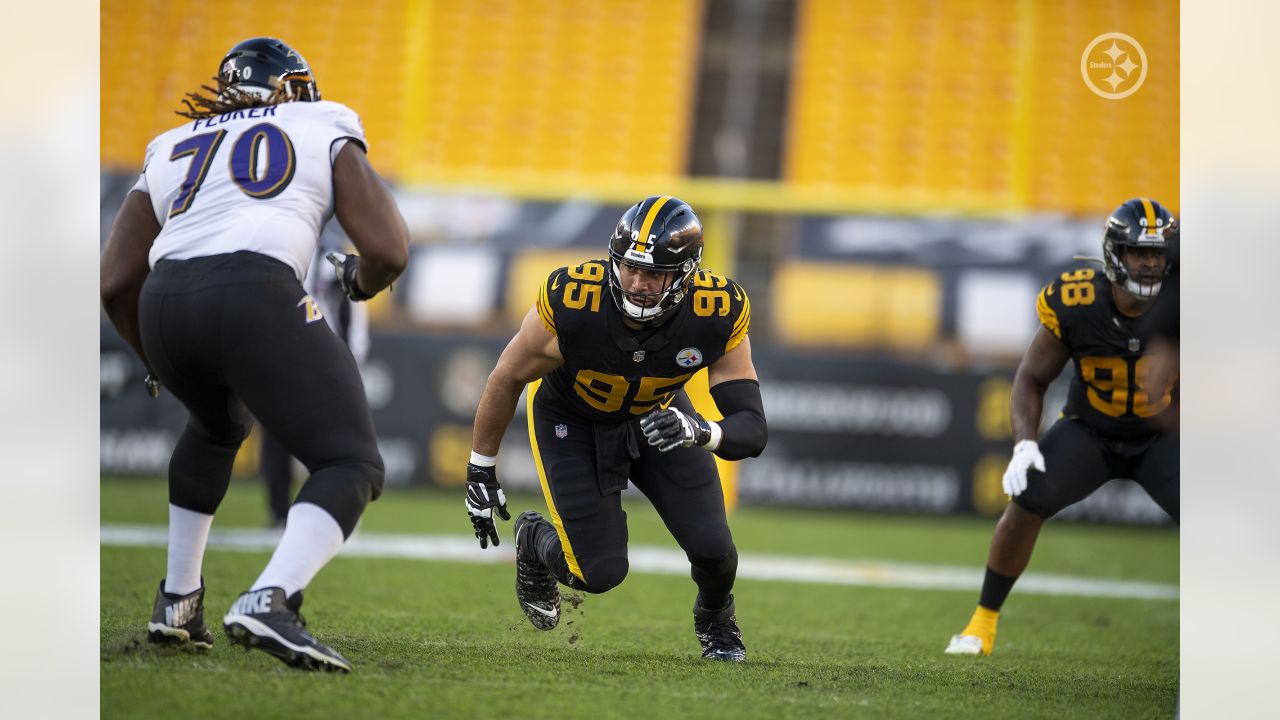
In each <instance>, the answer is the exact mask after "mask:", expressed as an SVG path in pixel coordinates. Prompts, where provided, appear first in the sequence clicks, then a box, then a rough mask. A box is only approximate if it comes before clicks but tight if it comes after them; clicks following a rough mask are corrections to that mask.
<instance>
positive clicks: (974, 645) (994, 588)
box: [944, 501, 1044, 655]
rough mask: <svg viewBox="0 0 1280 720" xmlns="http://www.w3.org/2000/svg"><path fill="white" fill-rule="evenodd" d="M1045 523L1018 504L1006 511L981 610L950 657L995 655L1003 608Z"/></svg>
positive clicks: (993, 546) (949, 651)
mask: <svg viewBox="0 0 1280 720" xmlns="http://www.w3.org/2000/svg"><path fill="white" fill-rule="evenodd" d="M1043 522H1044V521H1043V519H1042V518H1041V517H1040V516H1039V515H1037V514H1035V513H1033V512H1031V511H1028V510H1026V509H1025V508H1023V507H1021V505H1019V504H1018V503H1017V502H1016V501H1015V502H1011V503H1009V505H1008V506H1007V507H1006V508H1005V511H1004V514H1003V515H1001V516H1000V521H999V522H998V523H996V530H995V533H994V534H993V535H992V537H991V549H990V551H989V553H988V556H987V570H986V574H985V576H984V578H983V580H982V592H981V595H980V596H979V599H978V606H977V607H976V608H975V609H974V611H973V615H972V616H970V618H969V622H968V624H967V625H965V627H964V629H963V630H961V631H960V632H959V633H958V634H956V635H952V636H951V641H950V642H949V643H948V644H947V648H946V650H944V652H945V653H946V654H948V655H990V654H991V651H992V650H993V649H994V648H995V644H996V626H997V624H998V623H999V620H1000V608H1001V607H1003V606H1004V601H1005V599H1006V598H1008V596H1009V592H1010V591H1011V590H1012V589H1013V584H1014V583H1015V582H1016V581H1017V579H1018V577H1019V576H1020V575H1022V572H1023V571H1024V570H1025V569H1026V567H1027V564H1028V563H1029V562H1030V560H1031V553H1032V551H1033V550H1034V549H1035V543H1036V538H1037V537H1039V534H1040V527H1041V525H1042V524H1043Z"/></svg>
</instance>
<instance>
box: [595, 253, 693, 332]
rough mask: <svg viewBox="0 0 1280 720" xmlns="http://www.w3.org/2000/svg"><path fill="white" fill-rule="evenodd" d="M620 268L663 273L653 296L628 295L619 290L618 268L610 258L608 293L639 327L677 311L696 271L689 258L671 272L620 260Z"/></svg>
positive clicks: (670, 270) (620, 272)
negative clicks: (626, 267)
mask: <svg viewBox="0 0 1280 720" xmlns="http://www.w3.org/2000/svg"><path fill="white" fill-rule="evenodd" d="M621 264H622V265H626V266H628V267H629V268H633V269H636V270H648V271H651V272H665V273H667V277H666V278H665V279H664V281H663V287H662V288H661V289H660V290H658V291H657V292H651V293H633V292H628V291H626V290H624V289H623V287H622V268H621V267H619V260H618V259H617V258H611V262H610V263H609V290H610V292H611V293H612V294H613V299H614V302H616V303H617V305H618V309H619V310H621V311H622V313H623V314H624V315H626V316H627V319H628V320H632V321H634V322H638V323H642V324H648V323H652V322H656V321H658V320H660V319H662V318H664V317H666V316H667V315H669V314H671V313H672V312H673V311H674V310H675V309H676V308H678V307H680V303H681V302H683V301H684V297H685V295H686V294H687V293H688V289H689V285H690V284H691V283H692V282H693V274H694V273H695V272H697V269H698V261H697V260H696V259H693V258H690V259H687V260H685V261H684V262H683V263H681V265H680V266H679V267H677V268H675V269H659V268H655V267H653V266H647V265H644V264H642V263H638V262H635V261H632V260H622V261H621ZM635 301H639V302H635Z"/></svg>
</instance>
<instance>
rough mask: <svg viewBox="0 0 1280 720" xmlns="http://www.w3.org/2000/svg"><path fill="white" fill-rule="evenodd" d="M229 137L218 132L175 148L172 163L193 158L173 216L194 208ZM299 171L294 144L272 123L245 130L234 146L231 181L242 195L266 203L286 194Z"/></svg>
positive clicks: (222, 132) (225, 132) (170, 211)
mask: <svg viewBox="0 0 1280 720" xmlns="http://www.w3.org/2000/svg"><path fill="white" fill-rule="evenodd" d="M226 135H227V131H226V130H215V131H213V132H210V133H203V134H201V135H193V136H191V137H189V138H187V139H186V140H183V141H182V142H180V143H178V144H177V145H174V146H173V154H171V155H170V156H169V160H170V161H171V162H176V161H178V160H181V159H182V158H185V157H190V158H191V167H189V168H188V169H187V177H186V179H185V180H183V181H182V187H181V188H180V189H179V192H178V197H176V198H174V199H173V204H172V205H170V206H169V217H174V216H176V215H181V214H182V213H184V212H186V211H187V210H190V209H191V203H192V202H194V201H195V199H196V193H198V192H200V186H201V185H203V184H204V178H205V176H206V175H208V174H209V166H210V165H212V164H213V156H214V155H217V154H218V147H219V146H220V145H222V139H223V138H224V137H226ZM264 149H265V151H266V153H267V156H266V162H265V166H264V169H263V170H262V171H261V173H259V171H258V165H259V164H261V163H260V162H259V154H260V153H261V152H262V151H263V150H264ZM296 169H297V161H296V156H295V155H294V152H293V143H292V142H291V141H290V140H289V136H288V135H286V134H285V132H284V131H283V130H281V129H280V128H278V127H276V126H275V125H272V124H271V123H258V124H257V125H254V126H253V127H251V128H249V129H248V130H245V131H244V132H242V133H240V136H239V137H237V138H236V141H235V144H234V145H232V146H231V162H230V163H229V164H228V171H229V172H230V173H231V180H232V182H234V183H235V184H236V186H237V187H239V188H240V192H243V193H244V194H245V195H248V196H249V197H251V198H255V199H257V200H266V199H267V198H273V197H275V196H276V195H279V194H280V193H282V192H284V189H285V188H286V187H288V186H289V183H290V182H291V181H292V180H293V173H294V171H295V170H296Z"/></svg>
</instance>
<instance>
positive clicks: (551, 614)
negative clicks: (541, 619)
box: [524, 603, 560, 618]
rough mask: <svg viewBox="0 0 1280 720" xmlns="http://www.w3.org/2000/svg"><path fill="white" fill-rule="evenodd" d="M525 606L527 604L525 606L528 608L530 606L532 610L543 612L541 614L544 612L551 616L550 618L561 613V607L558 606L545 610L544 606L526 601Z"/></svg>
mask: <svg viewBox="0 0 1280 720" xmlns="http://www.w3.org/2000/svg"><path fill="white" fill-rule="evenodd" d="M524 606H525V607H527V608H529V609H530V610H534V611H536V612H539V613H541V614H543V615H546V616H547V617H549V618H553V617H556V616H557V615H559V614H560V609H559V608H556V609H555V610H543V609H542V608H540V607H538V606H537V605H532V604H530V603H525V604H524Z"/></svg>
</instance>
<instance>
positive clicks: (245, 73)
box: [218, 37, 320, 102]
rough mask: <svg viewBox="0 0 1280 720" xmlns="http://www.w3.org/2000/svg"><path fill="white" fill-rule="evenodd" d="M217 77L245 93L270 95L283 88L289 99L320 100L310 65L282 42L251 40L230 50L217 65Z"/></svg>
mask: <svg viewBox="0 0 1280 720" xmlns="http://www.w3.org/2000/svg"><path fill="white" fill-rule="evenodd" d="M218 77H219V78H220V79H221V80H222V81H223V82H224V83H225V84H226V85H227V87H232V88H235V89H237V90H240V91H242V92H249V93H253V94H255V95H261V96H270V95H273V94H274V93H275V92H276V90H277V89H280V88H283V90H284V97H285V98H286V99H287V100H300V101H303V102H315V101H316V100H319V99H320V88H318V87H316V80H315V77H314V76H313V75H312V74H311V66H310V65H308V64H307V61H306V59H305V58H303V57H302V55H301V54H300V53H299V52H298V51H297V50H294V49H293V48H291V47H289V46H288V45H286V44H285V43H284V41H282V40H277V39H276V38H271V37H256V38H249V39H248V40H244V41H242V42H240V43H237V44H236V46H235V47H233V48H231V49H230V50H228V51H227V54H226V56H225V57H223V58H222V62H221V63H220V64H219V65H218Z"/></svg>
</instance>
